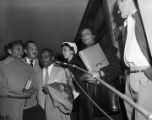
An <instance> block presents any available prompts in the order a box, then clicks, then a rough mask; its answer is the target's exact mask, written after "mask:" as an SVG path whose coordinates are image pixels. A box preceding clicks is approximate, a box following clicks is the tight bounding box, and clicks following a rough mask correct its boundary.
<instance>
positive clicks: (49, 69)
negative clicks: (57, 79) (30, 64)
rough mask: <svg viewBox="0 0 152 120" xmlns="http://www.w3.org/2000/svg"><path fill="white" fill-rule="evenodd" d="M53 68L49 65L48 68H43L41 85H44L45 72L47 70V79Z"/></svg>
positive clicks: (52, 65)
mask: <svg viewBox="0 0 152 120" xmlns="http://www.w3.org/2000/svg"><path fill="white" fill-rule="evenodd" d="M53 67H54V64H51V65H50V66H48V69H46V68H43V85H45V75H46V70H48V73H49V77H50V75H51V72H52V69H53Z"/></svg>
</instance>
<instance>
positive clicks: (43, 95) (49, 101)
mask: <svg viewBox="0 0 152 120" xmlns="http://www.w3.org/2000/svg"><path fill="white" fill-rule="evenodd" d="M40 63H41V64H42V67H43V69H42V70H41V71H39V72H38V73H37V74H36V75H35V82H36V84H35V85H36V86H37V89H38V103H39V105H41V107H42V108H43V109H44V110H45V112H46V120H69V119H70V115H69V114H65V113H64V112H63V111H62V110H63V109H62V108H64V107H66V105H67V106H68V109H70V110H72V103H70V102H69V101H67V100H63V101H64V102H62V95H61V96H58V93H56V92H55V91H52V88H50V87H49V86H51V85H52V84H53V83H62V84H70V82H72V81H71V77H70V75H69V72H68V71H67V70H65V69H64V68H62V67H61V66H59V65H56V64H55V63H54V55H53V52H52V50H50V49H43V50H42V51H41V53H40ZM54 93H56V94H54ZM54 96H58V97H59V99H58V100H59V101H57V100H55V99H54ZM56 103H57V104H58V105H57V107H54V106H56ZM64 105H65V106H64ZM63 106H64V107H63ZM61 109H62V110H61ZM68 109H66V110H68ZM66 110H65V111H66Z"/></svg>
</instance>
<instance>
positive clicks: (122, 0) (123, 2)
mask: <svg viewBox="0 0 152 120" xmlns="http://www.w3.org/2000/svg"><path fill="white" fill-rule="evenodd" d="M117 5H118V8H119V11H118V12H119V13H120V14H121V17H122V18H124V19H125V18H127V17H128V14H129V4H128V0H118V1H117Z"/></svg>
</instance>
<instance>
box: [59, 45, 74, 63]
mask: <svg viewBox="0 0 152 120" xmlns="http://www.w3.org/2000/svg"><path fill="white" fill-rule="evenodd" d="M62 54H63V57H64V59H67V60H68V59H69V58H71V56H72V55H73V54H74V53H73V51H72V50H71V49H70V48H69V47H68V46H63V47H62Z"/></svg>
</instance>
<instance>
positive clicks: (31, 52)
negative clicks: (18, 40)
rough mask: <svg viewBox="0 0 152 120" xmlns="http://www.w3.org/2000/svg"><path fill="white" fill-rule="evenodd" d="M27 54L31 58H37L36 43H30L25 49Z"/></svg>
mask: <svg viewBox="0 0 152 120" xmlns="http://www.w3.org/2000/svg"><path fill="white" fill-rule="evenodd" d="M25 53H26V56H27V57H28V58H30V59H35V58H37V54H38V50H37V46H36V44H35V43H29V44H28V45H27V48H26V50H25Z"/></svg>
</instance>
